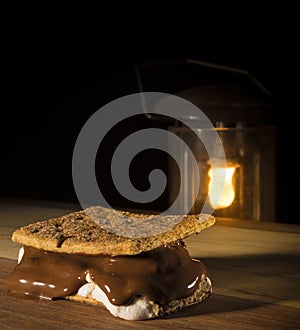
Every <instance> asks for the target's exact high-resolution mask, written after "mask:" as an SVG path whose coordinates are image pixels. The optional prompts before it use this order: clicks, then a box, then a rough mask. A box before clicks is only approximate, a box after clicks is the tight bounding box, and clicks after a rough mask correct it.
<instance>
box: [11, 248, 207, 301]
mask: <svg viewBox="0 0 300 330" xmlns="http://www.w3.org/2000/svg"><path fill="white" fill-rule="evenodd" d="M87 273H89V274H90V277H91V279H92V280H93V281H94V282H95V283H96V284H97V285H98V286H99V287H100V288H101V289H102V290H103V291H104V292H105V294H106V295H107V297H108V299H109V300H110V302H111V303H112V304H114V305H126V304H130V302H131V301H132V299H133V298H134V297H135V296H146V297H147V298H148V299H149V300H151V301H154V302H158V303H161V304H165V303H168V302H170V301H172V300H174V299H181V298H185V297H188V296H190V295H192V294H193V293H194V292H195V290H196V289H197V288H198V286H199V281H200V278H201V275H202V274H203V273H207V270H206V268H205V266H204V265H203V264H202V263H201V261H199V260H195V259H192V258H191V257H190V255H189V253H188V251H187V250H186V248H185V247H184V246H183V244H182V242H176V243H173V244H167V245H164V246H162V247H159V248H157V249H154V250H151V251H148V252H143V253H140V254H138V255H133V256H108V255H97V256H91V255H83V254H67V253H55V252H49V251H44V250H38V249H36V248H33V247H29V246H25V247H24V256H23V258H22V261H21V262H20V264H18V265H17V266H16V268H15V270H14V272H13V273H12V274H10V275H9V277H8V278H7V283H8V286H9V288H10V290H11V291H13V292H18V293H24V294H27V295H32V296H38V297H41V298H48V299H55V298H63V297H66V296H69V295H74V294H76V293H77V291H78V290H79V288H80V287H81V286H82V285H83V284H85V283H86V274H87Z"/></svg>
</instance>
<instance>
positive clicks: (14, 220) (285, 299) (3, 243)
mask: <svg viewBox="0 0 300 330" xmlns="http://www.w3.org/2000/svg"><path fill="white" fill-rule="evenodd" d="M78 209H80V207H79V206H78V205H73V204H62V203H50V202H48V203H45V202H40V201H16V200H15V201H9V200H2V201H0V322H1V323H0V328H1V329H249V328H251V329H300V275H299V273H300V226H297V225H287V224H279V223H255V222H249V221H245V220H239V221H238V220H235V221H233V220H230V219H217V223H216V224H215V225H214V226H213V227H211V228H208V229H206V230H204V231H202V232H201V233H200V234H199V235H192V236H190V237H189V238H187V239H186V240H185V241H186V243H187V248H188V250H189V251H190V254H191V255H192V256H193V257H197V258H200V259H201V260H202V261H203V262H204V264H205V265H206V266H207V267H208V269H209V271H210V277H211V279H212V283H213V294H212V295H211V297H209V298H208V299H207V300H206V301H204V302H202V303H200V304H198V305H195V306H192V307H190V308H186V309H184V310H182V311H180V312H178V313H176V314H174V315H171V316H169V317H165V318H162V319H155V320H147V321H125V320H121V319H118V318H115V317H113V316H112V315H110V314H109V312H108V311H107V310H106V309H105V308H104V307H99V306H90V305H85V304H81V303H76V302H71V301H64V300H59V301H41V300H33V299H24V298H19V297H16V296H13V295H11V294H10V293H9V291H8V289H7V286H6V284H5V278H6V276H7V275H8V274H9V273H10V272H11V271H12V270H13V268H14V266H15V265H16V258H17V253H18V249H19V247H20V246H19V245H18V244H15V243H13V242H11V240H10V236H11V233H12V231H13V230H14V229H16V228H18V227H19V226H21V225H25V224H28V223H31V222H35V221H38V220H46V219H48V218H50V217H55V216H60V215H63V214H66V213H69V212H72V211H74V210H78Z"/></svg>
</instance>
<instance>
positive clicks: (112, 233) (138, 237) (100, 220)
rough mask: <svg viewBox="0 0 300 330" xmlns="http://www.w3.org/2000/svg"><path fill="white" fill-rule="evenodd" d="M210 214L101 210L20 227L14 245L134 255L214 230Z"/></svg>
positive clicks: (91, 210)
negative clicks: (167, 213)
mask: <svg viewBox="0 0 300 330" xmlns="http://www.w3.org/2000/svg"><path fill="white" fill-rule="evenodd" d="M214 223H215V218H214V217H213V216H212V215H209V214H203V213H200V214H193V215H184V216H179V215H154V214H153V215H151V214H150V215H149V214H142V213H134V212H128V211H122V210H113V209H108V208H103V207H100V206H95V207H89V208H87V209H85V210H82V211H77V212H73V213H69V214H67V215H64V216H62V217H58V218H52V219H49V220H46V221H40V222H36V223H32V224H29V225H27V226H24V227H21V228H19V229H17V230H16V231H14V232H13V234H12V241H14V242H16V243H21V244H23V245H27V246H32V247H35V248H37V249H42V250H46V251H53V252H61V253H79V254H89V255H97V254H106V255H135V254H138V253H141V252H143V251H149V250H153V249H155V248H157V247H160V246H162V245H164V244H168V243H172V242H174V241H177V240H181V239H184V238H186V237H188V236H190V235H192V234H194V233H199V232H200V231H202V230H203V229H205V228H208V227H210V226H212V225H213V224H214Z"/></svg>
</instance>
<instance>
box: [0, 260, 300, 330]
mask: <svg viewBox="0 0 300 330" xmlns="http://www.w3.org/2000/svg"><path fill="white" fill-rule="evenodd" d="M15 265H16V261H15V260H11V259H6V258H0V269H1V275H0V322H1V329H24V330H25V329H75V330H76V329H106V330H110V329H114V330H117V329H249V328H251V329H299V328H300V310H299V309H297V308H293V307H287V306H282V305H276V304H268V303H264V302H257V301H254V300H248V299H241V298H236V297H230V296H226V295H221V294H213V295H212V296H211V297H210V298H208V300H206V301H205V302H202V303H200V304H198V305H196V306H192V307H190V308H186V309H184V310H182V311H180V312H178V313H176V314H174V315H172V316H168V317H165V318H162V319H155V320H147V321H125V320H122V319H118V318H115V317H114V316H112V315H111V314H110V313H109V312H108V311H107V310H106V309H105V308H104V307H99V306H91V305H85V304H81V303H77V302H71V301H65V300H57V301H42V300H37V299H27V298H20V297H16V296H14V295H12V294H10V292H9V290H8V288H7V286H6V283H5V278H6V276H7V275H8V274H9V273H10V272H11V271H12V270H13V268H14V266H15Z"/></svg>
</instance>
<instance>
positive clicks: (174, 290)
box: [7, 206, 215, 320]
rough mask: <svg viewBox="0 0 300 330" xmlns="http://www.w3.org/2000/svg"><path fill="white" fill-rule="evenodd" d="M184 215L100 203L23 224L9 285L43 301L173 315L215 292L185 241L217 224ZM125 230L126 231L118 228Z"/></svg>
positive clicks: (15, 237) (130, 315)
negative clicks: (61, 301)
mask: <svg viewBox="0 0 300 330" xmlns="http://www.w3.org/2000/svg"><path fill="white" fill-rule="evenodd" d="M95 219H99V221H95ZM178 219H179V218H178V217H176V216H172V215H161V216H160V217H157V216H155V215H151V214H142V213H134V212H128V211H122V210H112V209H108V208H103V207H100V206H95V207H89V208H87V209H84V210H81V211H77V212H73V213H70V214H67V215H64V216H61V217H57V218H51V219H49V220H45V221H39V222H35V223H32V224H29V225H27V226H24V227H21V228H19V229H17V230H16V231H14V232H13V234H12V241H13V242H16V243H20V244H21V245H22V247H21V249H20V251H19V257H18V264H17V266H16V267H15V269H14V270H13V272H12V273H11V274H10V275H9V276H8V278H7V284H8V287H9V289H10V290H11V292H12V293H17V294H24V295H28V296H35V297H38V298H41V299H49V300H54V301H55V299H67V300H73V301H79V302H83V303H88V304H95V305H98V304H99V305H101V304H102V305H104V306H105V307H106V309H107V310H108V311H109V312H110V313H111V314H112V315H113V316H115V317H119V318H122V319H126V320H145V319H152V318H159V317H164V316H165V315H169V314H172V313H175V312H177V311H178V310H180V309H182V308H186V307H188V306H191V305H194V304H197V303H200V302H202V301H203V300H205V299H206V298H208V297H209V296H210V295H211V293H212V283H211V280H210V277H209V273H208V270H207V268H206V267H205V265H204V264H203V262H202V261H201V260H199V259H194V258H192V257H191V256H190V254H189V252H188V250H187V247H186V245H185V243H184V239H185V238H187V237H188V236H190V235H192V234H195V233H199V232H201V231H202V230H203V229H206V228H208V227H210V226H212V225H213V224H214V223H215V218H214V217H213V216H211V215H208V214H201V213H200V214H195V215H184V216H182V217H181V218H180V220H178ZM100 220H101V221H100ZM158 221H159V228H160V231H156V230H155V228H156V227H157V226H158ZM126 226H127V227H126ZM162 226H163V230H161V228H162ZM164 226H165V228H164ZM121 227H122V228H123V229H124V227H125V229H126V233H127V236H126V235H124V234H120V233H119V232H118V230H114V228H118V229H120V228H121ZM70 303H71V302H70ZM102 312H103V311H102Z"/></svg>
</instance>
